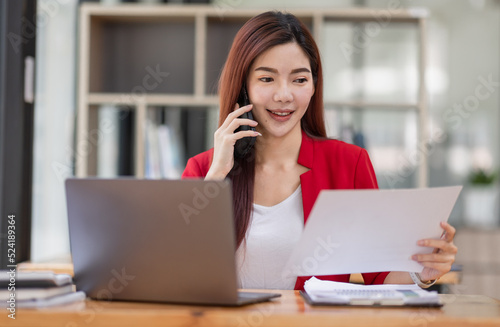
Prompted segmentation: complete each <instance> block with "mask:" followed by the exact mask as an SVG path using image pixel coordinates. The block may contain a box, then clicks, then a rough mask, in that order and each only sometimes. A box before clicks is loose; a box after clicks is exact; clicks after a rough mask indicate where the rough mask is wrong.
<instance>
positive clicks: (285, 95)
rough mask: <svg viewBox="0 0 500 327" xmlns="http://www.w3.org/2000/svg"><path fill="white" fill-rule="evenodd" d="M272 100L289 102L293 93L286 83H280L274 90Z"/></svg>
mask: <svg viewBox="0 0 500 327" xmlns="http://www.w3.org/2000/svg"><path fill="white" fill-rule="evenodd" d="M273 100H274V101H276V102H291V101H292V100H293V94H292V91H291V89H290V87H289V86H288V84H286V83H282V84H280V85H279V86H278V88H277V89H276V91H275V92H274V96H273Z"/></svg>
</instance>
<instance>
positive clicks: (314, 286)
mask: <svg viewBox="0 0 500 327" xmlns="http://www.w3.org/2000/svg"><path fill="white" fill-rule="evenodd" d="M304 290H305V292H306V293H307V296H308V297H309V298H310V300H311V302H312V304H346V305H426V306H439V305H440V304H441V301H440V299H439V295H438V293H437V292H436V291H425V290H423V289H421V288H420V287H418V286H417V285H415V284H407V285H405V284H402V285H394V284H389V285H388V284H383V285H357V284H351V283H339V282H332V281H325V280H319V279H317V278H315V277H312V278H310V279H309V280H308V281H306V282H305V284H304Z"/></svg>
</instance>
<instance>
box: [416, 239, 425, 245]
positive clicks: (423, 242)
mask: <svg viewBox="0 0 500 327" xmlns="http://www.w3.org/2000/svg"><path fill="white" fill-rule="evenodd" d="M417 244H418V245H425V241H423V240H420V241H418V242H417Z"/></svg>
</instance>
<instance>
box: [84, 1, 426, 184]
mask: <svg viewBox="0 0 500 327" xmlns="http://www.w3.org/2000/svg"><path fill="white" fill-rule="evenodd" d="M263 11H265V10H255V9H237V8H235V9H231V10H227V11H221V9H220V8H217V7H214V6H211V5H167V4H166V5H139V4H121V5H115V6H104V5H100V4H92V3H84V4H82V5H81V7H80V22H79V64H78V72H79V75H78V76H79V77H78V104H77V105H78V113H77V134H76V138H77V139H76V156H75V157H76V175H77V176H78V177H86V176H93V175H96V169H97V168H96V167H97V155H96V153H97V150H96V148H97V147H98V142H92V134H98V133H99V128H100V127H99V122H98V114H97V113H98V110H99V108H100V107H101V106H106V105H107V106H116V107H120V106H123V107H126V108H129V109H130V110H132V111H134V128H133V140H134V142H133V148H134V155H133V157H134V158H133V160H134V171H135V173H134V175H135V177H138V178H143V177H144V176H145V169H146V163H145V152H146V147H145V142H146V134H147V133H146V126H147V120H148V114H147V112H148V111H149V110H155V108H172V107H175V108H182V109H187V110H190V109H193V110H202V111H203V110H205V109H206V110H209V109H213V108H214V107H217V105H218V97H217V94H216V92H217V81H218V77H219V74H220V71H221V69H222V66H223V64H224V61H225V59H226V56H227V53H228V51H229V47H230V45H231V43H232V40H233V37H234V35H235V34H236V32H237V31H238V29H239V28H240V27H241V26H242V25H243V24H244V23H245V21H247V20H248V19H249V18H251V17H253V16H255V15H257V14H259V13H261V12H263ZM289 12H291V13H293V14H295V15H296V16H297V17H299V18H300V19H301V20H302V21H303V22H304V23H305V24H306V25H308V27H309V28H310V29H311V31H312V33H313V35H314V37H315V39H316V41H317V42H318V46H319V47H320V50H321V51H322V52H323V50H324V48H325V45H326V43H327V42H329V38H328V28H327V27H328V26H329V25H328V24H332V23H334V24H335V23H340V24H363V23H369V22H374V23H376V22H381V21H383V20H387V19H388V16H387V12H384V11H380V10H373V9H368V8H352V9H321V10H320V9H302V10H290V11H289ZM389 20H390V24H393V25H397V24H402V26H405V28H408V26H410V28H412V29H413V30H414V31H415V33H416V35H418V42H417V46H416V50H415V51H416V52H417V53H416V54H415V58H417V61H418V62H417V63H416V64H415V65H416V67H417V72H416V75H417V80H418V82H417V86H416V90H415V97H414V98H415V101H404V100H399V99H396V100H394V101H393V100H389V101H386V100H385V99H384V100H377V99H375V100H373V99H363V98H353V99H349V98H348V99H338V100H337V99H333V98H325V108H350V109H354V110H361V111H363V112H368V111H373V110H375V111H376V110H382V111H384V110H389V111H395V112H396V111H397V112H413V113H415V117H416V119H415V125H416V126H415V129H416V131H417V135H418V143H424V142H425V141H426V140H427V139H428V127H427V124H428V118H427V116H428V114H427V93H426V87H425V67H426V60H425V53H426V47H425V45H426V36H425V32H426V13H425V11H421V10H420V11H417V10H403V9H398V10H391V12H390V17H389ZM327 61H328V58H325V57H323V63H324V65H325V62H327ZM325 85H326V83H325ZM212 111H213V110H212ZM212 128H214V127H213V126H212ZM415 148H416V146H415ZM427 169H428V168H427V156H426V155H422V156H421V158H420V160H419V162H418V167H417V175H418V181H417V182H416V184H417V185H418V186H419V187H424V186H426V185H427V176H428V173H427Z"/></svg>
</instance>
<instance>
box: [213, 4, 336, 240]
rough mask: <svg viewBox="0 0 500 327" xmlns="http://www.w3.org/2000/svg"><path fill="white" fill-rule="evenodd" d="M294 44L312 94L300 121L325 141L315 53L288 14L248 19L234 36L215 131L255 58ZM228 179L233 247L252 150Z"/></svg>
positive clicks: (247, 199)
mask: <svg viewBox="0 0 500 327" xmlns="http://www.w3.org/2000/svg"><path fill="white" fill-rule="evenodd" d="M290 42H295V43H297V44H298V45H299V46H300V47H301V48H302V50H303V51H304V53H305V54H306V56H307V57H308V58H309V62H310V65H311V70H312V75H313V82H314V89H315V92H314V94H313V96H312V98H311V101H310V102H309V107H308V108H307V110H306V113H305V114H304V116H303V117H302V119H301V128H302V130H303V131H305V132H306V133H307V134H308V135H309V136H311V137H315V138H325V137H326V130H325V122H324V118H323V73H322V67H321V60H320V55H319V50H318V47H317V45H316V42H315V41H314V39H313V37H312V35H311V33H310V32H309V30H308V29H307V27H306V26H305V25H304V24H303V23H302V22H301V21H300V20H298V19H297V17H295V16H294V15H292V14H288V13H282V12H277V11H268V12H265V13H262V14H260V15H258V16H255V17H253V18H251V19H250V20H249V21H247V22H246V23H245V25H243V27H242V28H241V29H240V30H239V31H238V33H237V34H236V36H235V38H234V41H233V45H232V46H231V50H230V51H229V55H228V57H227V61H226V64H225V65H224V69H223V70H222V74H221V78H220V81H219V98H220V113H219V127H220V126H221V125H222V123H223V122H224V120H225V119H226V118H227V116H228V115H229V114H230V113H231V112H232V111H233V110H234V106H235V104H236V102H237V99H238V95H239V94H240V90H241V88H242V86H243V85H244V83H245V81H246V78H247V76H248V71H249V69H250V67H251V66H252V63H253V62H254V60H255V58H257V57H258V56H259V55H260V54H261V53H263V52H264V51H266V50H267V49H270V48H271V47H273V46H276V45H280V44H286V43H290ZM228 177H229V178H230V179H231V180H232V182H233V204H234V219H235V228H236V241H237V247H239V246H240V244H241V242H242V241H243V239H244V238H245V234H246V231H247V228H248V224H249V222H250V216H251V213H252V203H253V188H254V178H255V150H252V152H251V153H250V154H248V155H247V156H246V157H244V158H241V159H235V163H234V166H233V169H232V170H231V171H230V172H229V174H228Z"/></svg>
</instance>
